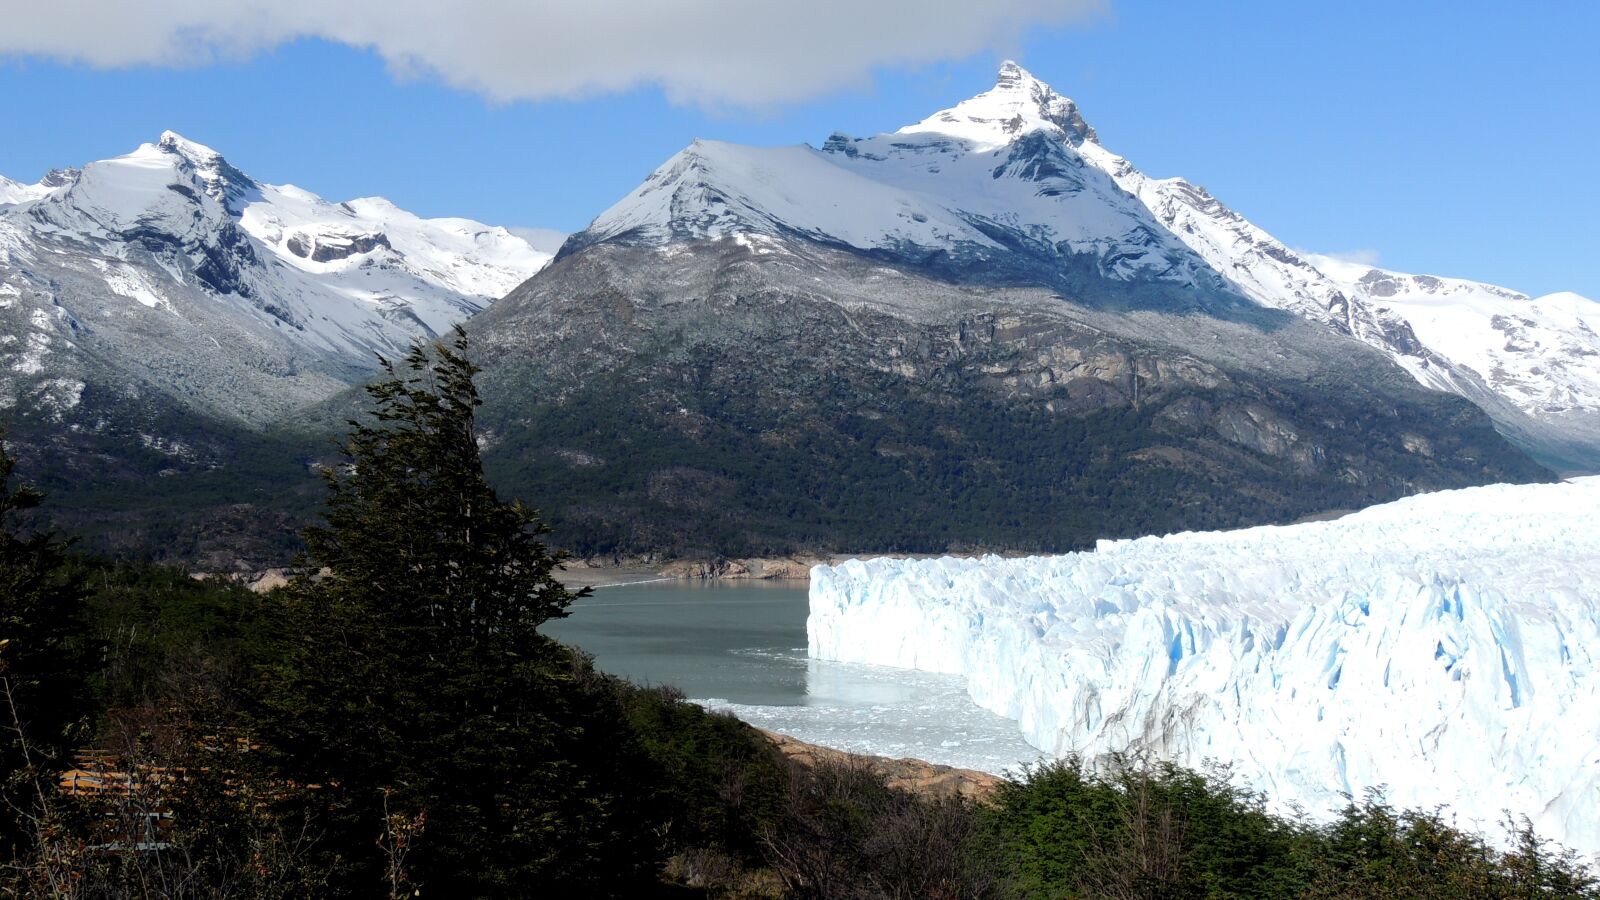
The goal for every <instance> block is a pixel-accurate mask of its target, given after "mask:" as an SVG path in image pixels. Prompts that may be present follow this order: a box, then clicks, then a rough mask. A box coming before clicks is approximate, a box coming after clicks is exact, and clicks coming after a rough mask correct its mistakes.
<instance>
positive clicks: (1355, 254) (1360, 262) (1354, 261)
mask: <svg viewBox="0 0 1600 900" xmlns="http://www.w3.org/2000/svg"><path fill="white" fill-rule="evenodd" d="M1316 255H1318V256H1323V257H1326V258H1328V259H1331V260H1334V261H1335V262H1342V263H1349V264H1350V265H1353V266H1367V267H1368V268H1372V267H1374V266H1376V265H1377V264H1378V262H1379V261H1380V259H1381V256H1382V254H1380V253H1378V251H1376V250H1374V249H1372V248H1371V247H1361V248H1358V249H1355V250H1346V251H1344V252H1343V253H1319V254H1316Z"/></svg>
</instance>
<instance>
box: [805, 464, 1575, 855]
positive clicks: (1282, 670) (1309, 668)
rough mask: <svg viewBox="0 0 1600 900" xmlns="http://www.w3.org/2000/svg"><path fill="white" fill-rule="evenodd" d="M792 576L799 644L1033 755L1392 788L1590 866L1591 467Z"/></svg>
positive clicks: (1258, 783)
mask: <svg viewBox="0 0 1600 900" xmlns="http://www.w3.org/2000/svg"><path fill="white" fill-rule="evenodd" d="M811 577H812V580H811V595H810V606H811V611H810V617H809V619H808V622H807V633H808V640H809V650H810V653H811V655H812V656H815V657H817V658H820V659H832V660H842V661H847V662H862V663H874V664H878V665H891V666H900V667H904V668H913V669H924V670H928V671H935V672H947V673H954V674H960V675H963V676H965V678H966V680H967V685H968V690H969V692H970V694H971V696H972V698H973V700H975V701H976V702H977V703H978V704H979V705H981V706H984V707H986V708H988V709H991V710H993V711H995V712H997V713H1000V714H1001V715H1004V716H1007V717H1009V718H1012V719H1015V720H1016V721H1017V722H1018V723H1019V725H1020V727H1021V729H1022V732H1023V735H1024V736H1025V737H1026V738H1027V739H1028V741H1029V742H1030V743H1031V744H1033V745H1034V746H1036V747H1038V748H1040V749H1041V750H1043V751H1045V752H1046V753H1050V754H1056V755H1062V754H1066V753H1069V752H1078V753H1081V754H1084V755H1085V756H1088V757H1090V758H1095V757H1099V756H1100V755H1102V754H1106V753H1115V752H1136V753H1141V752H1142V753H1149V754H1154V755H1157V756H1159V757H1161V758H1164V759H1171V760H1174V761H1176V762H1179V763H1181V764H1183V765H1188V766H1200V765H1202V764H1203V763H1205V762H1206V761H1207V760H1215V761H1219V762H1227V763H1231V764H1233V766H1234V769H1233V772H1234V775H1235V777H1236V779H1238V780H1239V781H1240V782H1241V783H1243V784H1246V785H1248V786H1250V787H1252V788H1254V789H1256V790H1260V791H1263V792H1265V793H1266V794H1267V795H1268V797H1269V798H1270V799H1271V800H1272V801H1273V802H1274V803H1275V804H1277V805H1278V806H1279V808H1280V809H1287V808H1289V807H1290V805H1291V804H1299V805H1300V806H1301V807H1303V808H1304V809H1305V810H1307V811H1308V812H1309V813H1311V814H1313V815H1327V814H1330V813H1333V812H1335V811H1337V809H1338V808H1340V807H1341V806H1342V805H1343V804H1344V803H1345V796H1346V795H1351V796H1355V797H1358V798H1359V797H1360V796H1361V795H1362V793H1363V792H1364V791H1365V790H1366V789H1368V788H1371V787H1377V786H1386V787H1387V789H1388V795H1389V798H1390V800H1391V802H1393V803H1395V804H1397V805H1399V806H1418V807H1425V808H1432V807H1434V806H1436V805H1438V804H1441V803H1443V804H1448V806H1449V810H1448V811H1449V812H1450V813H1453V815H1454V816H1455V819H1456V821H1457V822H1458V824H1461V825H1463V826H1466V827H1471V828H1475V829H1479V830H1482V831H1483V832H1484V833H1485V834H1486V835H1489V836H1491V837H1495V836H1498V835H1499V834H1500V831H1499V825H1500V823H1501V822H1502V821H1503V819H1504V815H1505V813H1506V812H1510V813H1512V814H1515V815H1518V816H1522V815H1526V816H1527V817H1528V818H1529V819H1530V820H1531V821H1532V822H1533V824H1534V825H1535V827H1536V828H1537V829H1538V830H1539V832H1540V833H1541V834H1542V835H1544V836H1546V837H1550V838H1554V839H1556V840H1559V841H1562V842H1563V843H1566V844H1568V845H1569V846H1572V847H1574V848H1576V849H1579V850H1580V851H1583V852H1586V853H1590V854H1595V853H1600V813H1597V812H1596V810H1597V801H1600V477H1595V478H1584V479H1575V480H1572V481H1568V482H1564V483H1561V484H1549V485H1493V486H1489V487H1481V488H1470V489H1467V490H1459V491H1445V492H1439V493H1435V494H1427V495H1422V496H1417V497H1411V498H1407V499H1405V500H1400V501H1397V502H1394V503H1388V504H1384V505H1381V506H1375V507H1372V508H1369V509H1366V510H1362V511H1360V512H1357V513H1354V514H1351V515H1349V516H1346V517H1344V518H1342V519H1338V520H1336V521H1331V522H1318V523H1310V524H1301V525H1290V526H1268V527H1260V528H1250V529H1244V530H1239V531H1230V532H1205V533H1184V534H1175V535H1169V536H1167V537H1151V538H1140V539H1137V540H1120V541H1101V542H1100V544H1099V546H1098V547H1097V548H1096V549H1095V551H1094V552H1086V553H1073V554H1068V555H1064V556H1054V557H1035V558H1029V559H1001V558H998V557H994V556H987V557H984V558H982V559H955V558H948V557H947V558H944V559H933V560H890V559H874V560H869V561H864V562H863V561H859V560H852V561H850V562H847V563H844V564H843V565H839V566H818V567H816V568H815V569H813V570H812V573H811Z"/></svg>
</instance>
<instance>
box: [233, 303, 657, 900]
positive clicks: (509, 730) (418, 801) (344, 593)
mask: <svg viewBox="0 0 1600 900" xmlns="http://www.w3.org/2000/svg"><path fill="white" fill-rule="evenodd" d="M466 351H467V344H466V338H465V335H464V333H462V332H460V331H459V330H458V331H457V332H456V334H455V336H454V339H453V340H452V341H451V342H449V343H445V342H438V343H435V344H434V345H433V346H432V348H431V349H427V348H423V347H421V346H418V347H416V348H413V350H412V351H411V352H410V353H409V354H408V355H407V357H406V358H405V360H404V362H403V364H402V365H401V366H394V365H392V364H390V363H388V362H387V361H385V362H384V368H385V371H386V372H387V375H388V377H387V378H386V379H384V380H383V381H381V382H380V383H377V384H375V385H373V386H371V387H369V388H368V391H369V393H370V394H371V396H372V398H373V401H374V411H373V415H374V418H375V421H374V422H368V423H362V422H352V423H351V432H350V435H349V438H348V439H347V440H346V441H345V443H344V444H343V450H344V452H345V453H346V455H347V456H348V457H349V462H348V464H347V465H345V466H343V467H342V468H339V469H337V470H334V471H331V472H328V473H327V475H326V479H327V484H328V490H329V497H328V511H327V516H326V524H325V525H324V526H322V527H318V528H313V529H311V530H309V531H308V532H307V534H306V540H307V545H308V547H309V563H310V566H309V567H308V569H307V571H306V573H305V574H303V575H302V576H301V577H299V578H298V579H297V580H296V581H295V582H294V583H293V584H292V585H291V586H290V588H289V589H287V590H286V591H284V592H283V598H282V601H281V603H280V605H279V610H278V611H279V613H280V615H281V621H280V622H279V623H278V625H277V627H276V631H277V633H278V634H279V635H280V643H279V644H278V645H277V646H276V647H274V648H273V649H272V651H271V655H272V658H270V659H269V660H267V661H266V663H265V667H264V668H265V673H266V674H265V678H266V684H265V689H264V694H263V696H264V703H263V709H262V714H263V729H262V731H263V736H264V737H265V738H267V741H268V743H269V744H270V745H271V746H272V747H273V748H275V749H276V751H277V752H278V753H280V754H282V757H283V762H284V765H285V767H286V771H287V773H288V774H289V775H290V776H291V777H293V778H296V779H297V780H303V781H304V782H307V783H317V784H323V785H327V786H328V790H327V791H326V792H325V795H326V797H327V798H328V801H329V803H330V807H331V809H330V818H329V821H330V822H331V823H332V825H331V831H330V835H329V840H328V842H327V843H328V849H329V850H330V851H337V852H338V853H340V854H341V855H342V856H343V857H344V859H345V860H346V862H347V863H348V865H347V867H346V870H345V872H344V874H343V878H344V880H345V884H346V886H347V887H348V888H350V889H351V890H354V891H366V890H370V889H371V888H372V887H374V886H375V885H377V884H378V883H379V881H380V880H382V879H385V878H387V879H388V880H389V881H390V882H391V887H393V886H394V885H397V884H399V883H400V881H405V882H406V883H411V884H426V885H428V886H429V888H430V890H431V891H432V892H434V893H440V892H446V891H447V892H449V893H451V894H457V895H462V896H482V895H493V894H507V895H519V894H526V893H528V892H529V891H531V890H534V889H535V888H539V889H542V890H544V891H545V892H546V893H549V892H550V891H552V890H562V891H568V892H571V893H575V894H585V895H591V896H594V895H603V894H605V893H610V892H620V891H624V890H626V889H627V886H628V885H630V884H632V883H634V882H635V880H636V879H638V878H641V877H643V878H648V877H650V876H651V875H652V874H653V868H654V864H655V863H656V861H657V850H658V841H657V840H656V839H655V838H654V836H653V831H652V825H653V819H652V814H651V812H650V810H649V809H648V808H646V807H641V806H640V799H641V798H644V797H648V795H649V791H648V790H647V789H645V785H646V784H647V783H648V781H649V775H648V773H647V771H646V770H647V769H648V763H647V760H646V758H645V757H644V755H643V752H642V750H640V749H639V746H638V742H637V740H636V739H634V737H633V736H632V733H631V731H630V730H629V728H628V726H627V721H626V716H625V714H624V712H623V710H622V709H621V708H620V706H619V704H618V701H617V699H616V697H615V695H614V692H612V691H609V690H605V689H604V688H603V686H601V685H599V684H598V682H597V681H596V680H595V679H593V678H592V677H590V676H589V675H588V674H587V673H588V671H589V670H588V669H587V667H586V666H585V665H584V664H583V663H582V662H581V661H577V660H574V659H573V658H572V655H571V653H570V652H569V651H568V650H567V649H566V648H564V647H562V646H561V645H559V644H557V643H555V642H554V641H552V640H550V639H548V638H546V637H545V636H543V635H541V634H540V633H539V631H538V626H539V625H540V624H541V623H543V622H545V621H547V620H548V619H550V618H553V617H557V616H562V615H565V611H566V608H567V606H568V605H569V604H570V603H572V602H573V601H574V600H575V599H577V598H579V597H580V596H583V592H578V593H575V592H572V591H569V590H567V589H566V588H565V587H563V586H562V585H561V584H560V583H559V582H558V581H557V580H556V578H555V573H556V572H557V570H558V568H559V566H560V563H561V560H562V558H563V557H562V555H561V554H558V553H552V552H550V551H549V550H548V549H547V548H546V547H545V546H544V544H543V543H542V542H541V541H540V540H539V535H540V534H542V533H543V532H544V531H545V530H546V529H545V528H544V527H543V526H542V525H540V523H539V520H538V517H537V515H536V514H535V513H534V512H533V511H532V510H529V509H528V508H526V507H524V506H523V505H522V504H521V503H519V502H511V503H507V502H504V501H502V500H500V499H499V498H498V497H496V496H495V493H494V491H493V490H492V489H491V488H490V487H489V485H488V484H487V482H486V481H485V480H484V477H483V470H482V467H481V465H480V462H479V457H478V444H477V441H476V435H475V434H474V431H473V416H474V411H475V410H476V408H477V406H478V395H477V391H476V389H475V388H474V386H473V382H472V376H473V374H474V373H475V372H476V369H475V367H474V366H473V365H472V364H471V363H470V362H469V361H468V360H467V357H466ZM401 844H403V845H404V847H405V853H404V862H403V865H401V864H397V863H395V858H396V852H395V851H396V848H397V847H398V846H400V845H401ZM380 849H381V850H382V852H380ZM402 869H403V871H401V870H402Z"/></svg>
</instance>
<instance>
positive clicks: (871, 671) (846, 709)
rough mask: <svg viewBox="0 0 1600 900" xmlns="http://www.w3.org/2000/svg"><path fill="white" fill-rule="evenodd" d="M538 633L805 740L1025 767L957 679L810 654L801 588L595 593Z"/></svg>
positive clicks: (606, 665)
mask: <svg viewBox="0 0 1600 900" xmlns="http://www.w3.org/2000/svg"><path fill="white" fill-rule="evenodd" d="M571 612H572V614H571V615H570V616H569V617H567V618H565V619H561V620H557V621H554V622H549V623H546V625H545V626H544V630H545V631H546V632H547V633H549V634H550V635H552V636H553V637H555V638H557V639H559V640H562V641H565V642H566V643H568V644H572V645H575V646H577V647H581V648H583V649H584V650H586V651H588V652H589V653H592V654H594V657H595V663H596V665H597V666H599V668H601V669H602V670H604V671H606V672H610V673H612V674H614V675H620V676H622V677H625V678H628V679H631V680H633V681H635V682H638V683H641V684H671V685H675V686H676V687H678V688H679V689H681V690H682V691H683V692H684V693H685V694H686V695H688V696H689V697H690V698H691V699H693V700H694V701H695V702H697V703H700V704H702V705H704V706H707V707H710V708H712V709H721V710H726V711H728V712H731V713H733V714H734V715H736V716H738V717H739V718H741V719H744V720H745V721H747V722H750V723H751V724H753V725H757V726H760V727H762V728H767V729H770V730H772V731H778V732H782V733H784V734H789V735H793V736H794V737H797V738H799V739H800V740H803V741H808V742H810V743H814V744H821V745H824V746H828V747H837V748H839V749H842V750H850V751H853V752H858V753H874V754H879V755H883V756H897V757H898V756H910V757H915V758H917V759H925V760H928V761H929V762H936V763H943V764H945V765H953V766H961V767H963V768H970V769H980V770H983V771H988V772H997V773H998V772H1004V771H1006V770H1008V769H1014V768H1015V767H1016V766H1017V765H1018V764H1019V763H1022V762H1032V761H1034V760H1036V759H1037V758H1038V756H1039V751H1037V750H1035V749H1034V748H1033V747H1031V746H1029V745H1028V743H1027V742H1026V741H1024V740H1023V739H1022V736H1021V734H1019V733H1018V731H1017V727H1016V724H1015V723H1013V722H1011V721H1010V720H1008V719H1005V718H1002V717H1000V716H998V715H995V714H994V713H991V712H989V711H987V710H984V709H982V708H980V707H978V706H977V705H976V704H974V703H973V702H972V701H971V700H970V699H969V698H968V697H967V693H966V687H965V685H964V684H963V682H962V679H960V678H959V677H956V676H951V675H937V674H933V673H928V672H916V671H911V670H906V669H894V668H887V667H883V666H865V665H856V664H851V663H832V662H821V661H818V660H813V659H809V658H808V657H807V656H806V614H807V598H806V589H805V587H804V586H798V587H797V586H793V585H788V584H782V583H777V584H774V583H768V582H746V583H738V582H733V583H730V582H684V581H664V582H653V583H647V584H629V585H615V586H609V587H600V588H597V589H596V590H595V592H594V595H593V596H591V597H588V598H586V599H584V600H580V601H579V602H578V603H576V604H574V605H573V607H572V610H571Z"/></svg>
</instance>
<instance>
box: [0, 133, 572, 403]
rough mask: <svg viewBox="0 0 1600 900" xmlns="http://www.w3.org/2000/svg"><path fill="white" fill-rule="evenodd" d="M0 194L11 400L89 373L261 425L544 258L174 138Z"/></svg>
mask: <svg viewBox="0 0 1600 900" xmlns="http://www.w3.org/2000/svg"><path fill="white" fill-rule="evenodd" d="M0 204H3V205H0V294H3V295H4V296H3V298H0V303H3V304H4V306H5V308H6V309H7V310H9V311H10V312H11V317H12V318H13V320H14V322H13V323H8V325H9V327H7V328H6V330H5V334H6V345H5V346H4V347H3V348H0V354H4V355H5V356H6V357H7V359H4V360H0V371H3V372H4V373H5V377H6V380H7V381H8V382H9V383H8V384H7V385H6V388H7V391H6V394H7V396H8V397H9V398H24V397H27V396H29V395H30V394H32V393H34V392H35V391H36V384H35V383H26V382H28V381H29V379H30V378H31V379H35V381H37V380H38V379H44V380H55V381H61V380H63V379H66V380H68V381H72V382H75V383H79V382H85V381H87V382H90V383H93V382H95V381H97V380H98V381H100V382H101V383H103V384H105V385H106V386H107V388H108V389H112V390H123V391H134V392H138V391H141V390H142V391H155V392H157V393H165V394H168V395H171V396H173V397H174V398H176V399H179V400H180V401H181V402H183V403H185V404H188V405H191V406H194V407H196V408H199V409H201V410H203V411H205V412H207V413H211V414H221V415H223V416H225V417H228V418H233V419H242V420H245V421H265V420H268V419H271V418H274V417H277V416H281V415H283V414H284V413H286V412H288V411H289V410H292V409H293V408H295V407H296V406H299V405H303V404H304V403H307V402H312V401H315V400H318V399H321V398H322V397H325V396H327V395H329V394H331V393H333V392H334V391H336V390H338V389H341V388H342V387H344V386H345V385H347V384H349V383H351V382H354V381H357V380H359V379H360V378H362V377H363V376H364V375H365V374H366V373H367V372H369V371H371V369H372V367H373V364H374V356H373V354H374V353H384V354H394V353H396V352H397V351H400V350H401V349H403V348H404V347H405V346H406V345H407V344H408V343H409V342H410V341H412V340H413V339H415V338H417V337H423V336H429V335H433V334H438V333H440V332H441V331H443V330H445V329H447V328H448V327H450V326H451V325H453V324H455V323H458V322H461V321H463V320H464V319H466V318H467V317H468V316H470V315H472V314H473V313H475V312H477V311H478V310H480V309H482V308H483V307H484V306H485V305H487V304H488V303H489V302H490V301H492V300H493V299H495V298H496V297H499V296H500V295H502V294H504V293H505V292H507V291H509V290H510V289H511V288H512V287H515V286H516V285H517V284H518V283H520V282H521V281H523V280H524V279H526V278H527V277H528V276H530V275H532V274H533V273H534V272H536V271H538V269H539V268H541V267H542V266H543V265H544V264H545V263H546V262H548V261H549V258H550V255H549V253H547V252H542V251H539V250H535V249H534V248H533V247H532V246H531V245H530V244H529V243H528V242H527V241H526V240H524V239H523V238H521V237H518V236H516V235H514V234H512V233H511V232H509V231H507V230H506V229H505V228H500V227H494V226H488V225H483V224H480V223H477V222H472V221H469V220H465V219H422V218H420V217H418V216H416V215H413V214H412V213H409V212H406V211H404V210H401V209H399V208H398V207H396V206H394V205H393V204H392V203H389V202H388V201H386V200H383V199H381V198H367V199H361V200H352V201H349V202H346V203H333V202H329V201H327V200H324V199H322V198H320V197H318V196H316V195H315V194H312V193H310V192H308V191H304V190H301V189H300V188H296V187H293V186H290V185H283V186H279V185H271V184H265V183H262V182H258V181H256V180H254V179H252V178H250V177H249V176H248V175H245V174H244V173H243V172H240V171H239V170H238V169H236V168H235V167H234V166H232V165H231V164H229V163H228V161H227V160H226V159H224V158H223V157H222V156H221V155H220V154H219V153H217V152H216V151H214V150H212V149H210V148H208V147H205V146H202V145H200V144H197V143H194V142H192V141H188V140H185V139H184V138H183V137H181V136H179V135H176V134H173V133H171V132H167V133H164V134H163V135H162V136H161V138H160V140H159V141H157V142H156V143H152V144H144V145H142V146H140V147H139V148H138V149H137V150H135V151H133V152H132V153H129V154H127V155H125V156H121V157H117V158H114V159H108V160H102V161H99V162H94V163H90V164H89V165H87V166H84V167H83V168H82V169H81V170H58V171H56V172H53V173H51V174H50V175H49V176H47V177H46V178H45V179H44V180H42V181H40V182H39V183H37V184H33V185H22V184H18V183H17V182H14V181H5V182H0ZM63 396H65V395H63ZM56 406H57V407H59V406H60V404H59V403H58V404H56ZM58 411H59V410H58Z"/></svg>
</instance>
